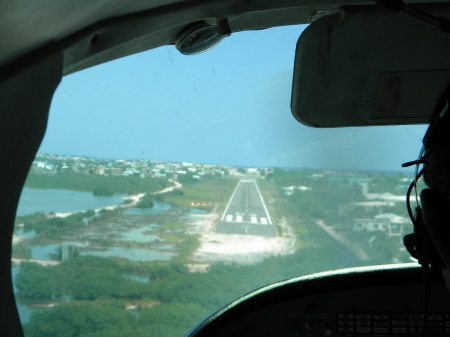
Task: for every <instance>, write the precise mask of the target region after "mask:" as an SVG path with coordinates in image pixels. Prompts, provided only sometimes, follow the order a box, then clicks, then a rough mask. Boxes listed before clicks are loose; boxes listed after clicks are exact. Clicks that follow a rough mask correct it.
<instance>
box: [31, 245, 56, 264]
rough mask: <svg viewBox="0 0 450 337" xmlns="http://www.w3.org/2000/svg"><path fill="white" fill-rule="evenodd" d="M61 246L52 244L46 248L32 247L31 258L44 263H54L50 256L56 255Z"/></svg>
mask: <svg viewBox="0 0 450 337" xmlns="http://www.w3.org/2000/svg"><path fill="white" fill-rule="evenodd" d="M59 246H61V244H59V243H52V244H50V245H45V246H34V247H31V258H32V259H36V260H43V261H54V260H53V259H52V258H51V257H50V254H55V253H56V248H57V247H59Z"/></svg>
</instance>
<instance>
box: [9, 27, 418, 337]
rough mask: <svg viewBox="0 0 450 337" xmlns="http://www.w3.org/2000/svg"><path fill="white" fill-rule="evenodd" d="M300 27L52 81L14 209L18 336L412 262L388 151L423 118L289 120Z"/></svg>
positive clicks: (172, 312)
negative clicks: (333, 124) (347, 124)
mask: <svg viewBox="0 0 450 337" xmlns="http://www.w3.org/2000/svg"><path fill="white" fill-rule="evenodd" d="M303 29H304V26H295V27H282V28H276V29H268V30H263V31H255V32H243V33H237V34H234V35H232V36H231V37H229V38H227V39H225V40H224V41H223V42H222V43H221V44H220V45H219V46H217V47H215V48H214V49H212V50H210V51H208V52H205V53H204V54H200V55H196V56H183V55H181V54H179V53H178V52H177V51H176V49H175V48H174V47H172V46H166V47H161V48H158V49H156V50H151V51H148V52H145V53H141V54H138V55H133V56H130V57H127V58H124V59H120V60H116V61H114V62H111V63H108V64H103V65H100V66H97V67H95V68H92V69H88V70H85V71H83V72H80V73H75V74H73V75H70V76H67V77H66V78H64V79H63V82H62V84H61V85H60V87H59V88H58V90H57V93H56V95H55V97H54V99H53V103H52V108H51V113H50V122H49V127H48V132H47V134H46V137H45V140H44V142H43V144H42V146H41V149H40V151H39V153H38V155H37V156H36V159H35V161H34V163H33V166H32V168H31V171H30V174H29V177H28V179H27V182H26V187H25V189H24V191H23V193H22V199H21V202H20V205H19V209H18V216H17V220H16V228H15V235H14V248H13V257H14V259H13V276H14V282H15V291H16V298H17V300H18V306H19V311H20V315H21V319H22V322H23V323H24V328H25V333H26V336H29V337H38V336H70V337H72V336H92V337H93V336H96V337H98V336H181V335H183V333H185V332H186V331H187V330H188V329H189V328H191V327H192V326H193V325H194V324H196V323H197V322H198V321H200V320H201V319H202V318H204V317H205V316H207V315H208V314H210V313H212V312H213V311H215V310H217V309H218V308H220V307H222V306H223V305H225V304H227V303H228V302H230V301H232V300H233V299H235V298H236V297H238V296H241V295H243V294H245V293H246V292H249V291H251V290H253V289H255V288H258V287H261V286H264V285H266V284H269V283H272V282H275V281H278V280H282V279H286V278H291V277H296V276H302V275H307V274H311V273H315V272H320V271H326V270H334V269H339V268H345V267H355V266H363V265H376V264H389V263H403V262H410V259H409V256H408V255H407V253H406V252H405V250H404V249H403V248H402V244H401V238H402V236H403V235H404V234H405V233H407V232H409V231H410V230H411V226H410V224H409V221H408V220H407V214H406V210H405V191H406V188H407V185H408V183H409V181H410V179H411V171H404V172H402V171H401V169H400V165H401V164H402V163H403V162H406V161H410V160H412V159H414V158H415V157H416V155H417V152H418V149H419V148H420V141H421V138H422V135H423V133H424V131H425V127H424V126H397V127H373V128H343V129H312V128H308V127H306V126H303V125H301V124H299V123H298V122H297V121H295V119H294V118H293V117H292V114H291V112H290V93H291V83H292V69H293V60H294V51H295V45H296V42H297V39H298V36H299V35H300V33H301V32H302V30H303Z"/></svg>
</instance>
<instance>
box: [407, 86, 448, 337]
mask: <svg viewBox="0 0 450 337" xmlns="http://www.w3.org/2000/svg"><path fill="white" fill-rule="evenodd" d="M449 106H450V84H449V85H448V86H447V88H446V89H445V90H444V92H443V94H442V95H441V97H440V98H439V100H438V103H437V105H436V108H435V109H434V111H433V115H432V119H431V122H430V125H429V126H428V129H427V131H426V133H425V135H424V137H423V139H422V149H421V150H420V152H419V157H418V159H417V160H414V161H412V162H408V163H404V164H403V165H402V167H409V166H412V165H416V170H415V174H414V179H413V180H412V181H411V184H410V185H409V188H408V191H407V193H406V208H407V210H408V214H409V217H410V219H411V222H412V224H413V227H414V232H413V233H411V234H407V235H405V236H404V237H403V243H404V245H405V247H406V249H407V250H408V252H409V253H410V254H411V256H412V257H414V258H415V259H417V260H418V262H419V264H420V265H421V266H422V274H423V280H424V288H423V319H422V331H421V336H422V337H425V336H426V335H427V333H428V321H427V316H428V306H429V301H430V291H431V287H430V280H431V275H430V274H431V271H440V270H441V269H442V268H444V267H445V264H444V262H443V261H442V259H441V257H440V255H439V253H438V251H437V249H436V246H435V244H434V242H433V239H432V238H431V236H430V234H429V232H428V230H427V228H426V227H425V224H424V222H423V218H422V210H421V207H420V205H419V197H418V195H417V182H418V180H419V179H420V178H421V177H422V175H423V173H424V172H425V171H426V170H427V168H428V166H429V157H430V155H431V154H432V153H433V151H434V150H435V149H436V146H437V144H439V143H440V142H442V141H443V138H444V135H445V133H446V132H448V131H449V130H450V129H449V128H450V112H449ZM449 174H450V172H449ZM413 190H414V194H415V199H416V207H415V212H414V213H413V211H412V208H411V194H412V193H413ZM449 193H450V191H449ZM449 290H450V289H449Z"/></svg>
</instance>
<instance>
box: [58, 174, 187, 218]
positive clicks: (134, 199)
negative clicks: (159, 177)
mask: <svg viewBox="0 0 450 337" xmlns="http://www.w3.org/2000/svg"><path fill="white" fill-rule="evenodd" d="M169 181H170V182H171V183H173V186H170V187H167V188H165V189H162V190H161V191H157V192H153V194H162V193H167V192H171V191H173V190H175V189H178V188H182V187H183V185H182V184H180V183H179V182H178V181H175V180H171V179H169ZM144 195H145V193H138V194H133V195H130V196H129V197H125V198H123V199H124V200H131V202H130V203H128V204H121V205H115V206H107V207H103V208H97V209H95V212H97V213H98V212H100V211H101V210H102V209H105V210H108V211H111V210H114V209H116V208H129V207H134V206H136V204H137V203H138V202H139V201H140V200H141V198H142V197H143V196H144ZM74 213H76V212H66V213H55V214H54V215H53V216H55V217H59V218H65V217H68V216H69V215H71V214H74Z"/></svg>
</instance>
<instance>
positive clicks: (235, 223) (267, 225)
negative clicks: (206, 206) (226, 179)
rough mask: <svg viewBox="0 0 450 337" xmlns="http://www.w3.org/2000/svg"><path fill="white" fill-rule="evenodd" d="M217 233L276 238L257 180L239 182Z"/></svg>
mask: <svg viewBox="0 0 450 337" xmlns="http://www.w3.org/2000/svg"><path fill="white" fill-rule="evenodd" d="M216 232H217V233H225V234H248V235H264V236H275V229H274V227H273V224H272V221H271V219H270V216H269V212H268V211H267V207H266V205H265V204H264V199H263V197H262V195H261V192H260V191H259V188H258V184H257V183H256V180H255V179H241V180H239V182H238V184H237V186H236V189H235V190H234V192H233V194H232V195H231V198H230V201H229V202H228V205H227V208H226V209H225V212H224V213H223V215H222V218H221V220H220V222H219V225H218V226H217V230H216Z"/></svg>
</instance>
